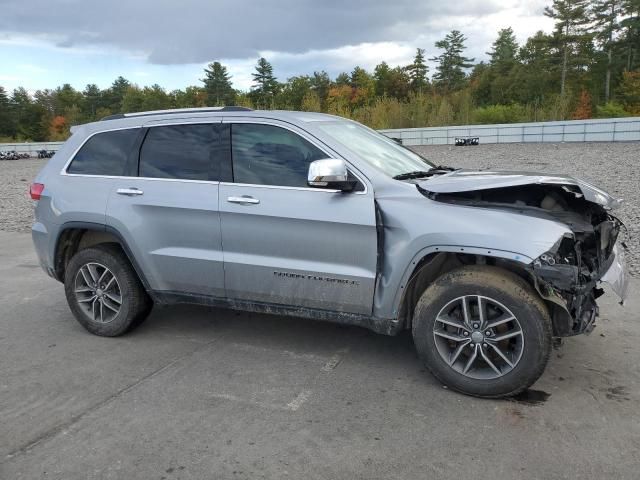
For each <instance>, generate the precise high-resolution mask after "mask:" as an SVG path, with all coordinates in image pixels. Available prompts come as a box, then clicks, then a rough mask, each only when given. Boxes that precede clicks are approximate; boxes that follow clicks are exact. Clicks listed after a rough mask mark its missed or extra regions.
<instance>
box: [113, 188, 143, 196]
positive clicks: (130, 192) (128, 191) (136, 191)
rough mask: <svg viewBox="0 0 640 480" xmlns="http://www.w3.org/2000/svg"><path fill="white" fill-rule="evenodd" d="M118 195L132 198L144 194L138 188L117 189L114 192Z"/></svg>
mask: <svg viewBox="0 0 640 480" xmlns="http://www.w3.org/2000/svg"><path fill="white" fill-rule="evenodd" d="M116 193H117V194H118V195H128V196H130V197H133V196H135V195H142V194H143V193H144V192H143V191H142V190H140V189H139V188H135V187H131V188H119V189H117V190H116Z"/></svg>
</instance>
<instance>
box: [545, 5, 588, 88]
mask: <svg viewBox="0 0 640 480" xmlns="http://www.w3.org/2000/svg"><path fill="white" fill-rule="evenodd" d="M587 8H588V0H553V5H552V6H551V7H545V9H544V14H545V16H547V17H549V18H552V19H553V20H555V32H554V34H555V38H556V40H557V41H558V43H559V47H560V52H561V55H562V67H561V76H560V95H564V93H565V85H566V81H567V71H568V69H569V55H570V54H574V55H575V54H576V52H577V50H578V49H579V43H580V42H581V41H583V40H584V35H585V26H586V25H587V24H588V23H589V16H588V9H587Z"/></svg>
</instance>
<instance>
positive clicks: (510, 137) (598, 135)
mask: <svg viewBox="0 0 640 480" xmlns="http://www.w3.org/2000/svg"><path fill="white" fill-rule="evenodd" d="M380 132H381V133H383V134H385V135H386V136H388V137H393V138H399V139H401V140H402V143H403V144H404V145H447V144H453V143H454V142H455V139H456V137H464V138H467V137H478V138H480V143H528V142H531V143H540V142H632V141H640V117H628V118H607V119H596V120H568V121H564V122H535V123H505V124H500V125H463V126H453V127H428V128H398V129H393V130H380ZM63 143H64V142H38V143H36V142H33V143H0V152H6V151H11V150H15V151H16V152H26V153H29V154H31V155H32V156H36V155H37V152H38V150H54V151H56V150H58V148H60V145H62V144H63Z"/></svg>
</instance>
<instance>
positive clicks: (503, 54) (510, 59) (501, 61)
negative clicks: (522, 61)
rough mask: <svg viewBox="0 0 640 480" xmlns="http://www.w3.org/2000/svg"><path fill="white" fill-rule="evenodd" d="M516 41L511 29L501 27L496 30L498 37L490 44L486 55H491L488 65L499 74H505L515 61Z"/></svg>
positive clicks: (516, 52)
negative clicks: (489, 49)
mask: <svg viewBox="0 0 640 480" xmlns="http://www.w3.org/2000/svg"><path fill="white" fill-rule="evenodd" d="M517 54H518V42H517V41H516V36H515V35H514V34H513V29H512V28H511V27H509V28H503V29H502V30H500V31H499V32H498V38H497V39H496V41H495V42H493V44H492V45H491V51H490V52H487V55H489V56H490V57H491V60H490V62H489V63H490V65H491V66H492V67H494V68H495V69H496V70H497V73H499V74H503V75H504V74H505V73H507V72H508V71H509V70H511V68H513V66H514V65H515V64H516V63H517V60H516V57H517Z"/></svg>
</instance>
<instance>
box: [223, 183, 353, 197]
mask: <svg viewBox="0 0 640 480" xmlns="http://www.w3.org/2000/svg"><path fill="white" fill-rule="evenodd" d="M220 185H226V186H231V187H256V188H272V189H277V190H302V191H304V192H323V193H342V191H341V190H335V189H333V188H315V187H288V186H284V185H262V184H259V183H233V182H220ZM347 193H348V192H347ZM353 193H354V194H362V193H364V192H353Z"/></svg>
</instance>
